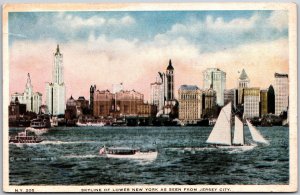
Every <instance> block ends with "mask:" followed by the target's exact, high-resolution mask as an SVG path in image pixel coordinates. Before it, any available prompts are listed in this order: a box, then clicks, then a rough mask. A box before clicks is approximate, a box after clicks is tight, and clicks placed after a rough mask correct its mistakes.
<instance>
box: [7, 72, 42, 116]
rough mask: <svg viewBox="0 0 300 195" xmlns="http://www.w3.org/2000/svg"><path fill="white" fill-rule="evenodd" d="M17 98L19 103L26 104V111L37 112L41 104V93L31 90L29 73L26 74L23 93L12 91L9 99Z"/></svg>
mask: <svg viewBox="0 0 300 195" xmlns="http://www.w3.org/2000/svg"><path fill="white" fill-rule="evenodd" d="M16 99H18V101H19V103H20V104H25V105H26V111H29V112H35V113H39V108H40V106H41V105H42V94H41V93H39V92H33V86H32V84H31V78H30V74H29V73H28V75H27V82H26V85H25V90H24V93H14V94H13V95H12V96H11V101H12V102H15V100H16Z"/></svg>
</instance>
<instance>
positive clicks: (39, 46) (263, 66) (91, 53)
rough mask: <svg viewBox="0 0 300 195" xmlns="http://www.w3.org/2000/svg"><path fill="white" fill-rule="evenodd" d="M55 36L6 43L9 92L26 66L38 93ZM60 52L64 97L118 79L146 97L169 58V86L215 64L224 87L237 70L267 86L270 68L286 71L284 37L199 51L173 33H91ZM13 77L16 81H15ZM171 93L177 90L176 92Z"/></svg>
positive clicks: (195, 80)
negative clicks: (160, 39) (161, 37)
mask: <svg viewBox="0 0 300 195" xmlns="http://www.w3.org/2000/svg"><path fill="white" fill-rule="evenodd" d="M55 47H56V41H53V40H45V41H38V42H32V41H31V42H25V41H18V42H16V43H14V44H13V45H12V47H11V48H10V53H11V57H10V93H13V92H15V91H20V92H21V91H23V90H24V86H25V82H26V75H27V72H30V74H31V75H32V76H31V77H32V82H33V86H34V90H35V91H40V92H42V93H43V94H44V98H43V99H44V100H45V82H49V81H51V73H52V66H53V64H52V63H53V52H54V50H55ZM60 48H61V51H62V53H63V55H64V70H65V82H66V86H67V97H68V96H70V95H71V94H72V95H73V96H75V97H78V96H80V95H84V96H85V97H87V98H88V97H89V86H90V85H91V84H96V85H97V87H98V89H111V86H112V84H114V83H120V82H123V83H124V85H125V88H126V89H135V90H137V91H140V92H142V93H144V94H145V99H149V93H150V83H151V82H153V81H155V77H156V75H157V72H158V71H165V69H166V67H167V64H168V60H169V59H170V58H171V59H172V62H173V66H174V68H175V89H176V91H177V89H178V88H179V86H180V85H182V84H195V85H198V86H199V87H202V85H203V82H202V71H203V70H205V69H206V68H209V67H218V68H221V69H222V70H224V71H225V72H226V73H227V88H233V87H236V79H237V78H238V76H239V75H238V73H237V71H238V70H241V69H242V68H245V69H246V72H247V74H248V75H249V77H250V79H251V86H259V87H268V86H269V85H270V84H271V83H272V81H273V77H274V72H285V73H287V72H288V49H287V48H288V41H287V39H278V40H275V41H272V42H257V43H251V44H245V45H243V46H239V47H237V48H234V49H227V50H223V51H217V52H210V53H203V52H201V51H200V50H199V49H198V47H197V45H195V44H191V43H190V42H188V41H186V40H185V39H184V38H181V37H178V38H177V39H175V40H173V42H170V43H169V44H160V43H157V42H151V43H150V42H147V43H145V42H141V41H139V40H133V41H128V40H125V39H115V40H109V39H108V38H107V37H106V36H105V35H101V36H98V37H96V36H94V35H91V36H90V39H89V40H88V41H87V42H83V41H77V42H72V43H67V44H62V45H61V46H60ZM14 83H18V85H15V84H14ZM176 95H177V94H176Z"/></svg>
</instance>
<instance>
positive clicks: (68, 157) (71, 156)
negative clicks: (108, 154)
mask: <svg viewBox="0 0 300 195" xmlns="http://www.w3.org/2000/svg"><path fill="white" fill-rule="evenodd" d="M99 157H100V156H99V155H93V154H87V155H67V156H62V158H67V159H70V158H77V159H87V158H99Z"/></svg>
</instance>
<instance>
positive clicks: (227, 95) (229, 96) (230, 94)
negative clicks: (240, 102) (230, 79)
mask: <svg viewBox="0 0 300 195" xmlns="http://www.w3.org/2000/svg"><path fill="white" fill-rule="evenodd" d="M235 97H236V89H225V90H224V105H226V104H228V103H229V102H231V103H232V105H234V106H235V105H236V98H235Z"/></svg>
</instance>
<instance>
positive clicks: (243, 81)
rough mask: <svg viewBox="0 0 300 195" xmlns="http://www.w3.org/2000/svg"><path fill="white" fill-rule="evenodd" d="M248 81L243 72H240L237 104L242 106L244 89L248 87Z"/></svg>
mask: <svg viewBox="0 0 300 195" xmlns="http://www.w3.org/2000/svg"><path fill="white" fill-rule="evenodd" d="M249 85H250V79H249V77H248V75H247V73H246V71H245V69H243V70H242V72H241V74H240V77H239V78H238V100H237V104H243V96H244V89H245V88H248V87H250V86H249Z"/></svg>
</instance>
